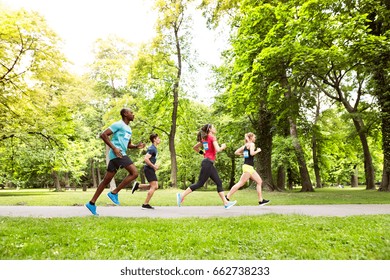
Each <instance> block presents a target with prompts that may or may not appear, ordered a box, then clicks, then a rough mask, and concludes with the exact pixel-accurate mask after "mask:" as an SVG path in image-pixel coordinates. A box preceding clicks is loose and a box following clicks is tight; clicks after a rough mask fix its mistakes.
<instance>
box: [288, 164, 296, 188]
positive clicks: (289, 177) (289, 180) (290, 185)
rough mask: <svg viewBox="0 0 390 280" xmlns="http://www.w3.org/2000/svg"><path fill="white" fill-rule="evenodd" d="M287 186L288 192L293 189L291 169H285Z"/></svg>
mask: <svg viewBox="0 0 390 280" xmlns="http://www.w3.org/2000/svg"><path fill="white" fill-rule="evenodd" d="M287 186H288V189H289V190H292V189H293V188H294V179H293V174H292V170H291V168H287Z"/></svg>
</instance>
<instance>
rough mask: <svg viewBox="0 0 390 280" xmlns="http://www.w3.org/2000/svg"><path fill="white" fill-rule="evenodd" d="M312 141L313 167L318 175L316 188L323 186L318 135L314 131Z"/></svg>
mask: <svg viewBox="0 0 390 280" xmlns="http://www.w3.org/2000/svg"><path fill="white" fill-rule="evenodd" d="M311 143H312V150H313V169H314V174H315V176H316V188H322V183H321V173H320V167H319V160H318V155H317V137H316V135H315V132H313V136H312V141H311Z"/></svg>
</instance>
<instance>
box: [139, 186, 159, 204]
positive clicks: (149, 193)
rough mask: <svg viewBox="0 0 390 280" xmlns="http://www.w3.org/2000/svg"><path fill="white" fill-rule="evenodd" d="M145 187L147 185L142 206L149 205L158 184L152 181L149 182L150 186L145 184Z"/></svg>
mask: <svg viewBox="0 0 390 280" xmlns="http://www.w3.org/2000/svg"><path fill="white" fill-rule="evenodd" d="M144 185H146V184H144ZM147 185H149V191H148V193H147V195H146V199H145V202H144V204H149V201H150V199H151V198H152V196H153V194H154V192H155V191H156V190H157V189H158V182H157V181H152V182H150V184H147ZM140 187H141V186H140Z"/></svg>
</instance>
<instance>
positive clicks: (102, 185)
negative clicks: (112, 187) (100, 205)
mask: <svg viewBox="0 0 390 280" xmlns="http://www.w3.org/2000/svg"><path fill="white" fill-rule="evenodd" d="M115 173H116V172H111V171H107V173H106V175H105V176H104V178H103V181H101V182H100V184H99V186H98V187H97V189H96V191H95V194H94V195H93V197H92V199H91V200H90V202H92V203H95V202H96V200H97V199H98V198H99V196H100V195H101V194H102V192H103V190H104V189H105V188H106V187H107V186H108V184H109V183H110V182H111V180H112V178H114V176H115Z"/></svg>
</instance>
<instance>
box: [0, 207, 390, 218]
mask: <svg viewBox="0 0 390 280" xmlns="http://www.w3.org/2000/svg"><path fill="white" fill-rule="evenodd" d="M97 212H98V213H99V215H100V217H141V218H186V217H201V218H208V217H237V216H256V215H265V214H284V215H291V214H298V215H306V216H333V217H345V216H353V215H378V214H390V204H342V205H283V206H277V205H275V206H273V205H266V206H263V207H260V206H233V207H232V208H230V209H228V210H226V209H224V208H223V207H222V206H182V207H173V206H161V207H158V206H156V209H155V210H142V209H141V207H135V206H100V207H98V208H97ZM1 216H3V217H4V216H7V217H42V218H53V217H63V218H69V217H84V216H91V213H90V212H89V210H88V209H87V208H86V207H85V206H0V217H1Z"/></svg>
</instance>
